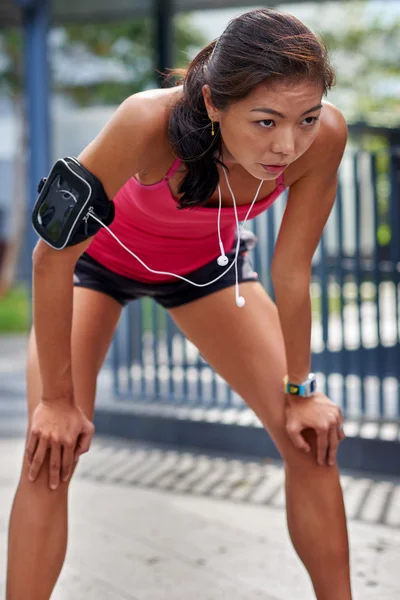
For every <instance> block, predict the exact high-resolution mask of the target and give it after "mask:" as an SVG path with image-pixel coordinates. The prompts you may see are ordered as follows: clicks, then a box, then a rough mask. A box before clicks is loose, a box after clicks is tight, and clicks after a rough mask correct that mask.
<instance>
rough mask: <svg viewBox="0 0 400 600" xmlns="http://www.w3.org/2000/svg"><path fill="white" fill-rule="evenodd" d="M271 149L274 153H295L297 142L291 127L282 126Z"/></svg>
mask: <svg viewBox="0 0 400 600" xmlns="http://www.w3.org/2000/svg"><path fill="white" fill-rule="evenodd" d="M271 150H272V152H274V154H284V155H285V156H291V155H294V153H295V142H294V135H293V132H292V131H291V130H289V128H287V129H284V128H281V129H280V131H279V132H277V135H276V138H275V139H274V141H273V143H272V148H271Z"/></svg>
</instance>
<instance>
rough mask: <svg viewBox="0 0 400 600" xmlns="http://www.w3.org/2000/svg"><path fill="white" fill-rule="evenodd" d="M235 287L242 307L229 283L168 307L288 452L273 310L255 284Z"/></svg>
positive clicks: (280, 348)
mask: <svg viewBox="0 0 400 600" xmlns="http://www.w3.org/2000/svg"><path fill="white" fill-rule="evenodd" d="M240 291H241V294H242V295H243V296H244V298H245V300H246V304H245V306H244V307H243V308H238V307H237V306H236V303H235V294H234V290H233V288H227V289H224V290H221V291H219V292H216V293H214V294H211V295H209V296H207V297H205V298H202V299H200V300H196V301H194V302H190V303H188V304H185V305H183V306H180V307H178V308H174V309H171V310H170V311H169V312H170V315H171V317H172V318H173V320H174V321H175V323H176V324H177V325H178V327H179V328H180V329H181V331H182V332H183V333H184V335H185V336H186V337H187V338H188V339H189V340H190V341H191V342H192V343H193V344H194V345H195V346H197V348H198V349H199V351H200V352H201V354H202V355H203V357H204V358H205V360H207V362H208V363H209V365H210V366H211V367H213V369H214V370H215V371H216V372H217V373H218V374H219V375H221V377H223V378H224V379H225V381H226V382H227V383H228V384H229V385H230V387H231V388H232V389H233V390H235V391H236V392H237V393H238V394H239V395H240V396H241V397H242V398H243V400H244V401H245V402H246V403H247V404H248V406H249V407H250V408H251V409H253V410H254V412H255V413H256V415H257V416H258V418H259V419H260V420H261V422H262V423H263V424H264V426H265V428H266V429H267V430H268V432H269V434H270V436H271V437H272V439H273V440H274V442H275V444H276V445H277V447H278V449H279V451H280V452H281V454H282V455H285V454H287V453H288V452H290V453H292V452H294V451H295V448H294V446H293V444H292V442H291V441H290V439H289V437H288V435H287V434H286V429H285V407H284V393H283V386H282V379H283V377H284V375H285V373H286V356H285V348H284V341H283V336H282V331H281V327H280V322H279V316H278V311H277V308H276V306H275V304H274V302H273V301H272V300H271V298H270V297H269V296H268V294H267V293H266V292H265V290H264V288H263V287H262V285H261V284H260V283H258V282H247V283H242V284H241V286H240ZM296 452H297V451H296Z"/></svg>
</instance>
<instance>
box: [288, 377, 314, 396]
mask: <svg viewBox="0 0 400 600" xmlns="http://www.w3.org/2000/svg"><path fill="white" fill-rule="evenodd" d="M283 383H284V386H285V394H290V395H291V396H300V397H302V398H307V397H308V396H312V395H313V393H314V392H315V390H316V389H317V378H316V376H315V374H314V373H310V374H309V376H308V377H307V379H305V380H304V381H302V383H290V381H289V378H288V376H287V375H286V377H284V379H283Z"/></svg>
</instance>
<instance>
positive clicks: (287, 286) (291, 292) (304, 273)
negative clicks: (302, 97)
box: [272, 105, 347, 452]
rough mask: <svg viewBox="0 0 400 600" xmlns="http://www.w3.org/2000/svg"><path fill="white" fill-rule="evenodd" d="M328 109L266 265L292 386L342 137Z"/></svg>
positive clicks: (307, 360) (303, 353)
mask: <svg viewBox="0 0 400 600" xmlns="http://www.w3.org/2000/svg"><path fill="white" fill-rule="evenodd" d="M328 106H329V112H328V116H327V118H326V120H325V122H324V124H323V125H322V124H321V131H320V133H319V135H318V138H317V139H316V141H315V142H314V144H313V146H312V147H311V148H310V150H309V152H308V153H307V155H308V156H307V157H305V158H306V160H307V164H308V165H309V167H308V168H306V169H305V173H304V175H303V176H302V177H301V178H300V179H299V180H298V181H296V182H295V183H294V184H293V186H292V187H291V189H290V192H289V198H288V202H287V207H286V210H285V214H284V217H283V220H282V225H281V228H280V231H279V235H278V239H277V243H276V247H275V252H274V257H273V262H272V280H273V285H274V291H275V296H276V303H277V307H278V312H279V317H280V322H281V327H282V332H283V337H284V342H285V350H286V360H287V369H288V376H289V380H290V381H291V382H293V383H300V382H301V381H303V380H304V379H305V378H306V377H307V375H308V374H309V372H310V369H311V350H310V340H311V300H310V278H311V261H312V257H313V255H314V252H315V250H316V248H317V246H318V243H319V240H320V238H321V235H322V232H323V229H324V227H325V224H326V221H327V219H328V217H329V214H330V212H331V209H332V206H333V203H334V200H335V196H336V188H337V171H338V167H339V164H340V161H341V159H342V155H343V151H344V148H345V144H346V139H347V127H346V124H345V122H344V119H343V117H342V116H341V114H340V113H339V111H338V110H336V109H335V108H334V107H332V106H331V105H328ZM317 396H318V395H317ZM287 399H288V402H293V403H297V404H296V406H300V405H302V404H303V403H302V401H301V399H298V398H291V397H288V398H287ZM299 400H300V401H299ZM299 433H300V432H299V431H295V432H294V434H295V435H296V440H297V445H299V446H302V447H303V448H306V446H307V445H306V444H305V443H304V440H300V438H299ZM322 451H323V448H322V449H321V452H322Z"/></svg>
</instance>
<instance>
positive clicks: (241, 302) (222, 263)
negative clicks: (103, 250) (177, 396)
mask: <svg viewBox="0 0 400 600" xmlns="http://www.w3.org/2000/svg"><path fill="white" fill-rule="evenodd" d="M223 173H224V175H225V179H226V182H227V185H228V188H229V191H230V193H231V196H232V201H233V209H234V212H235V220H236V232H237V239H236V252H235V257H234V259H233V261H232V263H231V264H230V265H229V267H228V268H227V269H225V271H223V272H222V273H221V274H220V275H218V276H217V277H215V278H214V279H212V280H211V281H207V282H206V283H195V282H194V281H191V280H190V279H186V277H183V276H182V275H177V274H176V273H170V272H169V271H157V270H156V269H152V268H151V267H149V266H148V265H146V263H145V262H143V260H142V259H141V258H139V257H138V256H137V255H136V254H135V253H134V252H132V250H130V249H129V248H127V246H125V244H123V242H121V240H120V239H119V238H118V237H117V236H116V235H115V233H114V232H113V231H112V230H111V229H110V228H109V227H107V225H105V224H104V223H103V222H102V221H101V220H100V219H99V218H98V217H97V216H96V215H95V214H94V213H93V212H90V216H91V217H92V219H94V220H95V221H97V222H98V223H99V224H100V225H101V226H102V227H104V229H106V230H107V231H108V233H109V234H110V235H111V236H112V237H113V238H114V239H115V241H116V242H117V243H118V244H119V245H120V246H121V248H123V249H124V250H126V252H128V254H130V255H131V256H133V258H135V259H136V260H137V261H138V262H139V263H140V264H141V265H143V267H145V269H147V270H148V271H150V273H156V274H157V275H169V276H172V277H176V278H177V279H180V280H181V281H185V282H186V283H190V284H191V285H194V286H195V287H199V288H202V287H206V286H208V285H211V284H212V283H215V282H216V281H218V280H219V279H221V277H223V276H224V275H225V274H226V273H227V272H228V271H229V270H230V269H231V268H232V267H233V266H234V267H235V275H236V283H235V297H236V305H237V306H238V307H239V308H242V307H243V306H244V305H245V304H246V301H245V299H244V298H243V296H240V295H239V277H238V264H237V263H238V256H239V250H240V232H241V229H242V228H243V226H244V225H245V223H246V221H247V219H248V217H249V215H250V212H251V209H252V208H253V206H254V203H255V202H256V200H257V198H258V195H259V193H260V189H261V186H262V184H263V180H260V185H259V187H258V190H257V192H256V195H255V196H254V199H253V202H252V203H251V205H250V207H249V209H248V211H247V214H246V216H245V218H244V219H243V222H242V225H241V226H240V225H239V219H238V214H237V208H236V199H235V194H234V193H233V190H232V188H231V185H230V183H229V179H228V175H227V173H226V170H225V169H223ZM218 195H219V210H218V240H219V247H220V251H221V255H220V256H219V257H218V258H217V263H218V265H219V266H220V267H225V266H226V265H227V264H228V263H229V259H228V257H227V256H226V254H225V250H224V245H223V243H222V239H221V209H222V197H221V186H220V185H219V184H218Z"/></svg>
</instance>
